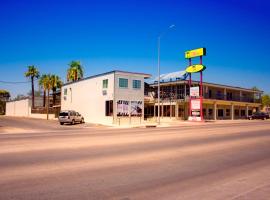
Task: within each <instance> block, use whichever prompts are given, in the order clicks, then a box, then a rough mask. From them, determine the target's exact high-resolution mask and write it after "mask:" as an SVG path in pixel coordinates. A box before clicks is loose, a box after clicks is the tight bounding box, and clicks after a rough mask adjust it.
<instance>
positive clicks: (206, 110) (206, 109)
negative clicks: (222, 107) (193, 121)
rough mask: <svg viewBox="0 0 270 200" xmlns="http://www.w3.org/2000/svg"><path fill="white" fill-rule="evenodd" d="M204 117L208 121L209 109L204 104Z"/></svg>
mask: <svg viewBox="0 0 270 200" xmlns="http://www.w3.org/2000/svg"><path fill="white" fill-rule="evenodd" d="M205 112H206V113H205V116H206V119H209V107H208V106H207V104H206V107H205Z"/></svg>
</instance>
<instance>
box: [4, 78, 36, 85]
mask: <svg viewBox="0 0 270 200" xmlns="http://www.w3.org/2000/svg"><path fill="white" fill-rule="evenodd" d="M36 80H38V79H35V80H34V81H36ZM30 82H31V81H1V80H0V83H4V84H23V83H30Z"/></svg>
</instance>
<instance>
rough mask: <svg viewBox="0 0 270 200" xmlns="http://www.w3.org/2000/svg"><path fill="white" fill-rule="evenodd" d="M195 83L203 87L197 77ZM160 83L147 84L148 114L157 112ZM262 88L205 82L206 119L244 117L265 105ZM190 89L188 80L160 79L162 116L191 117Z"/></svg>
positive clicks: (194, 84) (181, 118)
mask: <svg viewBox="0 0 270 200" xmlns="http://www.w3.org/2000/svg"><path fill="white" fill-rule="evenodd" d="M191 86H192V87H196V86H198V87H200V86H199V82H198V81H193V82H192V85H191ZM157 90H158V84H157V82H155V83H152V84H146V88H145V111H144V113H145V118H146V119H149V118H156V117H157V115H158V98H157ZM262 94H263V91H258V90H253V89H247V88H241V87H235V86H228V85H221V84H215V83H207V82H204V83H203V104H202V105H203V109H202V111H203V118H204V119H205V120H221V119H231V120H234V119H245V118H246V117H247V116H248V115H251V114H252V113H253V112H256V111H259V110H261V108H262V101H261V96H262ZM189 98H190V89H189V82H188V81H187V80H175V81H166V82H165V81H161V83H160V117H161V120H162V119H178V120H187V119H188V117H189Z"/></svg>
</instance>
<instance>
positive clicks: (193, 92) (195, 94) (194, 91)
mask: <svg viewBox="0 0 270 200" xmlns="http://www.w3.org/2000/svg"><path fill="white" fill-rule="evenodd" d="M199 89H200V88H199V87H198V86H196V87H191V88H190V96H191V97H198V96H200V92H199Z"/></svg>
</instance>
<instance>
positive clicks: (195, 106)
mask: <svg viewBox="0 0 270 200" xmlns="http://www.w3.org/2000/svg"><path fill="white" fill-rule="evenodd" d="M205 55H206V49H205V48H199V49H193V50H190V51H186V52H185V58H186V59H188V60H189V66H188V67H187V68H186V72H187V73H189V117H188V119H189V120H191V121H203V71H204V70H205V68H206V67H205V66H204V65H203V63H202V56H205ZM195 57H200V64H195V65H192V61H191V59H192V58H195ZM192 73H200V84H199V87H191V85H192V84H191V82H192V78H191V74H192Z"/></svg>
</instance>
